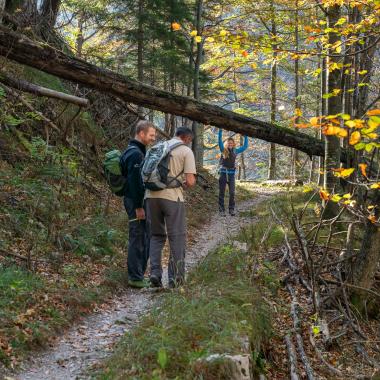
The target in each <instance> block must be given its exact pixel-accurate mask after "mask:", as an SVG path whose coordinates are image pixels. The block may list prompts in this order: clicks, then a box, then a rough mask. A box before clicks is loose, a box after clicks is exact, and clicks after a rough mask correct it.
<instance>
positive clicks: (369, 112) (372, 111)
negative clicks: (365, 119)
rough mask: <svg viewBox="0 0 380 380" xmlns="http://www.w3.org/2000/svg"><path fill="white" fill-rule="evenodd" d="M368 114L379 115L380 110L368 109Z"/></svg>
mask: <svg viewBox="0 0 380 380" xmlns="http://www.w3.org/2000/svg"><path fill="white" fill-rule="evenodd" d="M367 115H368V116H378V115H380V110H370V111H368V112H367Z"/></svg>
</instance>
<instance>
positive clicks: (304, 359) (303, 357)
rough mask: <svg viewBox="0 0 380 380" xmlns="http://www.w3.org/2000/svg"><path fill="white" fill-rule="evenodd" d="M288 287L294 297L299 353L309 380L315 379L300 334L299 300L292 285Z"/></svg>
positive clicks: (292, 310)
mask: <svg viewBox="0 0 380 380" xmlns="http://www.w3.org/2000/svg"><path fill="white" fill-rule="evenodd" d="M287 289H288V291H289V293H290V295H291V297H292V301H291V309H290V310H291V315H292V318H293V327H294V330H295V335H296V341H297V349H298V353H299V354H300V358H301V361H302V364H303V366H304V368H305V371H306V375H307V378H308V380H314V371H313V368H312V367H311V365H310V362H309V358H308V357H307V355H306V352H305V349H304V345H303V338H302V335H301V334H300V330H301V321H300V319H299V317H298V308H299V304H298V300H297V297H296V294H295V291H294V289H293V288H292V286H291V285H289V284H288V285H287Z"/></svg>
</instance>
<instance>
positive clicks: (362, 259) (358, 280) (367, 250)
mask: <svg viewBox="0 0 380 380" xmlns="http://www.w3.org/2000/svg"><path fill="white" fill-rule="evenodd" d="M375 191H376V190H375ZM372 204H373V205H376V206H377V207H375V210H376V212H375V216H376V219H378V218H379V216H380V210H379V209H380V191H376V195H375V199H374V200H373V202H372ZM379 262H380V228H379V227H377V226H376V225H375V224H373V223H371V222H370V221H369V220H368V221H367V223H366V228H365V232H364V236H363V240H362V246H361V248H360V252H359V253H358V255H357V257H356V259H355V262H354V265H353V273H354V276H353V284H354V285H357V286H360V287H362V288H365V289H371V288H372V286H373V283H374V280H375V274H376V272H377V270H378V264H379ZM353 295H354V299H355V301H356V303H357V304H358V305H360V304H363V302H362V301H364V300H365V299H366V298H367V296H368V294H367V292H365V291H360V290H355V291H354V292H353Z"/></svg>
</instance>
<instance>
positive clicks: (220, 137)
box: [218, 129, 248, 154]
mask: <svg viewBox="0 0 380 380" xmlns="http://www.w3.org/2000/svg"><path fill="white" fill-rule="evenodd" d="M218 144H219V150H220V152H221V153H223V150H224V145H223V129H219V133H218ZM247 148H248V137H247V136H244V143H243V145H242V146H241V147H239V148H236V149H235V153H236V154H239V153H243V152H244V151H245V150H246V149H247Z"/></svg>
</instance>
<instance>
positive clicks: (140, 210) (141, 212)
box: [136, 208, 145, 220]
mask: <svg viewBox="0 0 380 380" xmlns="http://www.w3.org/2000/svg"><path fill="white" fill-rule="evenodd" d="M136 218H137V219H139V220H144V219H145V210H144V209H143V208H137V209H136Z"/></svg>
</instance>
